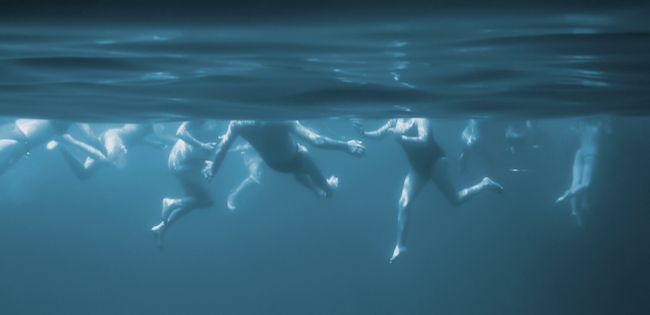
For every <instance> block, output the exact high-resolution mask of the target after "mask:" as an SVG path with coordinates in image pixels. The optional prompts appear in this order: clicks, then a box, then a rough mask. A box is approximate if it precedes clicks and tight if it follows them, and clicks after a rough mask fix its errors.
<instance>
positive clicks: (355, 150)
mask: <svg viewBox="0 0 650 315" xmlns="http://www.w3.org/2000/svg"><path fill="white" fill-rule="evenodd" d="M347 145H348V152H349V153H350V154H352V155H356V156H361V155H363V154H364V153H365V152H366V147H364V146H363V143H362V142H361V141H359V140H349V141H348V142H347Z"/></svg>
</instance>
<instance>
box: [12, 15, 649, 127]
mask: <svg viewBox="0 0 650 315" xmlns="http://www.w3.org/2000/svg"><path fill="white" fill-rule="evenodd" d="M643 12H645V11H644V10H623V9H621V10H619V11H616V12H600V13H582V14H559V13H557V14H554V13H544V12H540V13H538V14H537V15H535V14H528V15H521V16H518V15H514V14H512V15H508V14H506V13H504V14H503V16H499V15H492V16H488V17H486V16H484V15H476V16H473V15H466V16H463V15H459V16H453V15H451V16H431V17H428V18H420V19H417V20H399V19H398V18H394V19H392V20H391V19H387V20H383V21H363V20H359V21H356V22H345V23H333V22H328V21H319V22H318V23H312V24H306V23H305V24H304V25H291V24H288V25H283V24H279V25H273V27H269V26H268V25H264V24H260V25H248V26H238V25H185V26H178V25H162V26H160V27H154V26H129V25H128V24H126V25H121V26H119V27H115V26H114V25H113V26H111V27H110V28H108V27H103V26H102V25H95V26H93V25H84V27H78V26H75V25H70V26H65V25H48V24H45V23H43V24H42V25H39V24H33V25H20V24H15V25H9V24H5V25H3V26H2V27H0V39H1V41H0V71H2V73H3V75H2V77H0V103H1V104H2V107H0V114H5V115H12V116H20V117H42V118H43V117H48V118H65V119H79V120H104V121H110V120H112V121H120V120H124V119H140V118H157V119H170V118H171V119H175V118H178V117H184V116H195V117H199V116H201V117H203V116H210V117H214V118H217V117H220V118H226V119H227V118H244V117H249V118H265V119H268V118H269V117H274V118H287V117H292V118H318V117H327V116H363V117H390V116H395V115H409V113H411V114H417V115H427V116H428V115H459V114H461V115H462V114H467V113H469V114H468V115H483V114H490V115H497V116H498V115H519V116H527V117H530V116H537V117H540V116H563V115H575V114H591V113H601V112H611V113H622V114H647V108H648V107H647V105H646V104H647V103H648V96H647V95H648V93H647V89H646V86H647V85H648V83H649V82H648V76H647V73H648V67H647V65H648V64H650V63H649V62H648V56H650V44H649V43H650V40H649V39H650V37H649V35H648V34H650V33H648V31H649V29H648V25H647V23H645V17H644V16H645V15H644V14H643ZM82 109H83V110H82Z"/></svg>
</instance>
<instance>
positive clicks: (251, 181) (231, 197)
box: [226, 176, 259, 211]
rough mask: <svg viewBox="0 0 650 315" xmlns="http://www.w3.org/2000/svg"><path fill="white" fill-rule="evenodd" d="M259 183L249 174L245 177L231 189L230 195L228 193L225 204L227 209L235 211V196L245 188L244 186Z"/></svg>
mask: <svg viewBox="0 0 650 315" xmlns="http://www.w3.org/2000/svg"><path fill="white" fill-rule="evenodd" d="M256 183H259V182H258V181H256V180H255V179H254V178H252V177H251V176H248V177H246V179H244V180H243V181H242V182H241V183H240V184H239V185H238V186H237V188H235V190H233V191H232V192H231V193H230V195H228V202H227V203H226V205H227V206H228V209H229V210H230V211H235V209H237V205H236V203H235V201H236V200H237V196H239V194H240V193H241V192H242V190H244V189H246V187H250V186H251V185H253V184H256Z"/></svg>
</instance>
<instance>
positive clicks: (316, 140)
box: [291, 121, 366, 155]
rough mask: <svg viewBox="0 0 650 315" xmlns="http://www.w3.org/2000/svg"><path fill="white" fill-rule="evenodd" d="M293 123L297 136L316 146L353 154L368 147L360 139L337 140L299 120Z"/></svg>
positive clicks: (362, 151)
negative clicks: (319, 132)
mask: <svg viewBox="0 0 650 315" xmlns="http://www.w3.org/2000/svg"><path fill="white" fill-rule="evenodd" d="M291 124H292V127H293V132H294V133H295V134H296V135H297V136H299V137H301V138H303V139H305V140H307V141H309V143H311V144H312V145H313V146H315V147H318V148H323V149H331V150H341V151H345V152H348V153H350V154H353V155H361V154H363V153H364V151H365V150H366V148H365V147H364V146H363V144H362V143H361V141H359V140H348V141H340V140H335V139H332V138H329V137H326V136H323V135H320V134H318V133H316V131H314V130H311V129H309V128H307V127H305V126H304V125H303V124H301V123H300V122H299V121H294V122H292V123H291Z"/></svg>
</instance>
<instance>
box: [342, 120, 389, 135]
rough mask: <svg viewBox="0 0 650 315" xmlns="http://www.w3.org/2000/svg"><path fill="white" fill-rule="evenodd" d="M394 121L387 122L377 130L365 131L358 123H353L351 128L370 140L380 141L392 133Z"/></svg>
mask: <svg viewBox="0 0 650 315" xmlns="http://www.w3.org/2000/svg"><path fill="white" fill-rule="evenodd" d="M395 122H396V120H395V119H390V120H388V121H387V122H386V123H385V124H384V125H383V126H381V127H379V129H377V130H371V131H366V130H364V129H363V127H362V126H361V123H360V122H359V121H356V120H355V121H353V122H352V126H354V128H355V129H356V130H357V131H359V132H360V133H361V134H362V135H364V136H365V137H368V138H372V139H381V138H385V137H386V136H388V135H390V134H391V133H392V129H393V128H394V127H395Z"/></svg>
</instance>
